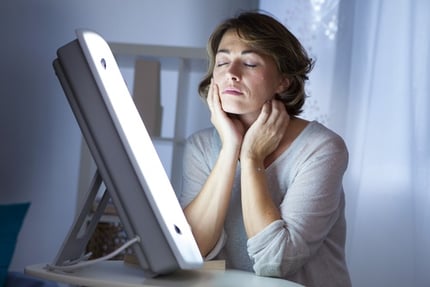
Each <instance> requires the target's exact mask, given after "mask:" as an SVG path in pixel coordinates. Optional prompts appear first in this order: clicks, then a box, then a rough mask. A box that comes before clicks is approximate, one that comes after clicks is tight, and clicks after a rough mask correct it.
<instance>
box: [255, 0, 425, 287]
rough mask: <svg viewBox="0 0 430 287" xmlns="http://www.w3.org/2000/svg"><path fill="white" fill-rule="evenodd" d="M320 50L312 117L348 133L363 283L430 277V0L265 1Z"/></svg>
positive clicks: (353, 263) (351, 232) (352, 243)
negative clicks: (429, 221) (429, 268)
mask: <svg viewBox="0 0 430 287" xmlns="http://www.w3.org/2000/svg"><path fill="white" fill-rule="evenodd" d="M260 8H261V9H263V10H266V11H268V12H270V13H272V14H274V15H275V16H277V17H278V19H280V20H282V21H283V22H284V24H285V25H286V26H287V27H289V28H291V30H293V32H294V33H295V34H296V35H297V36H298V37H299V38H300V39H301V40H302V42H304V44H305V46H306V48H307V49H308V50H309V51H310V53H311V55H312V56H313V57H315V58H316V60H317V63H316V69H315V70H314V71H313V72H312V75H311V78H310V85H309V87H308V89H309V94H310V96H311V98H310V101H309V103H308V104H307V107H306V108H307V114H306V117H307V118H309V119H314V118H316V119H318V120H320V121H322V122H324V123H325V124H326V125H327V126H329V127H331V128H332V129H334V130H336V131H337V132H338V133H340V134H341V135H342V136H343V137H344V138H345V140H346V142H347V145H348V147H349V151H350V164H349V168H348V171H347V174H346V176H345V179H344V185H345V190H346V194H347V220H348V242H347V254H348V255H347V256H348V264H349V268H350V271H351V276H352V281H353V285H354V286H366V287H367V286H430V272H429V271H428V270H427V269H428V266H429V264H428V261H429V260H430V224H429V223H428V220H429V219H430V193H429V192H430V183H429V182H430V115H429V113H430V83H429V79H430V77H429V76H430V73H429V72H430V71H429V70H430V1H427V0H399V1H395V2H393V1H389V0H359V1H348V0H332V1H329V0H306V1H304V0H289V1H274V0H260Z"/></svg>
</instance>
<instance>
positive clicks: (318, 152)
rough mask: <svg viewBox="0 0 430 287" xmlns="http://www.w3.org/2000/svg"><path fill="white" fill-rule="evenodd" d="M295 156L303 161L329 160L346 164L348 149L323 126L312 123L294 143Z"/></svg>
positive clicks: (315, 122)
mask: <svg viewBox="0 0 430 287" xmlns="http://www.w3.org/2000/svg"><path fill="white" fill-rule="evenodd" d="M294 146H295V148H294V150H295V154H296V155H300V156H299V158H301V159H302V160H303V161H309V160H311V161H313V160H318V159H322V158H330V159H331V160H336V161H339V162H343V163H344V164H346V163H347V162H348V149H347V146H346V144H345V141H344V140H343V138H342V137H341V136H340V135H338V134H337V133H336V132H334V131H333V130H331V129H329V128H328V127H326V126H324V125H323V124H321V123H319V122H317V121H312V122H309V124H308V125H307V126H306V128H305V129H304V130H303V131H302V133H301V134H300V136H299V137H298V138H297V140H296V143H295V145H294Z"/></svg>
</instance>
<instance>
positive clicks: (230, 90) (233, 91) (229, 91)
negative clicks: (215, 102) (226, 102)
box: [222, 87, 243, 96]
mask: <svg viewBox="0 0 430 287" xmlns="http://www.w3.org/2000/svg"><path fill="white" fill-rule="evenodd" d="M222 93H223V94H228V95H235V96H239V95H242V94H243V93H242V92H241V90H240V89H238V88H234V87H231V88H226V89H224V90H223V91H222Z"/></svg>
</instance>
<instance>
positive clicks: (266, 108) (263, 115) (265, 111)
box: [257, 101, 272, 124]
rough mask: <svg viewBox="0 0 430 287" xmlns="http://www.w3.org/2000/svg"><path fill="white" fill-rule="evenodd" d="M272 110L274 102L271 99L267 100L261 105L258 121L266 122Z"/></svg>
mask: <svg viewBox="0 0 430 287" xmlns="http://www.w3.org/2000/svg"><path fill="white" fill-rule="evenodd" d="M271 112H272V104H271V101H267V102H265V103H264V104H263V106H262V107H261V111H260V114H259V115H258V118H257V121H258V122H259V123H260V124H264V123H266V122H267V120H268V119H269V117H270V114H271Z"/></svg>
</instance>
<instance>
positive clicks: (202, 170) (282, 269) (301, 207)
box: [180, 122, 351, 287]
mask: <svg viewBox="0 0 430 287" xmlns="http://www.w3.org/2000/svg"><path fill="white" fill-rule="evenodd" d="M220 148H221V141H220V139H219V136H218V134H217V132H216V130H215V129H214V128H210V129H205V130H202V131H199V132H197V133H196V134H194V135H192V136H191V137H190V138H189V139H188V141H187V144H186V146H185V151H184V175H183V188H182V189H183V191H182V193H181V195H180V201H181V205H182V206H183V207H185V206H187V205H188V204H189V203H190V202H191V201H192V200H193V198H194V197H195V196H196V195H197V194H198V193H199V192H200V190H201V188H202V186H203V184H204V183H205V181H206V179H207V177H208V176H209V174H210V172H211V170H212V167H213V166H214V164H215V161H216V159H217V157H218V153H219V151H220ZM347 164H348V151H347V148H346V146H345V143H344V141H343V140H342V138H341V137H340V136H338V135H337V134H335V133H334V132H332V131H331V130H329V129H327V128H326V127H324V126H323V125H321V124H319V123H318V122H310V123H309V124H308V125H307V127H306V128H305V129H304V130H303V131H302V133H301V134H300V135H299V136H298V137H297V138H296V139H295V141H294V142H293V143H292V144H291V145H290V147H289V148H288V149H287V150H285V151H284V152H283V153H282V154H281V155H280V156H279V157H278V158H277V159H276V160H275V161H274V162H273V163H272V164H271V165H270V166H269V167H268V168H267V169H266V176H267V181H268V184H269V190H270V193H271V196H272V199H273V201H274V202H275V203H276V204H277V206H279V208H280V210H281V215H282V220H277V221H274V222H273V223H272V224H270V225H269V226H267V227H266V228H265V229H264V230H262V231H261V232H260V233H259V234H257V235H256V236H254V237H252V238H250V239H249V240H248V238H247V235H246V232H245V228H244V224H243V220H242V208H241V200H240V186H241V184H240V164H238V167H237V170H236V176H235V181H234V185H233V192H232V198H231V202H230V207H229V210H228V214H227V217H226V221H225V224H224V234H223V236H222V237H221V240H219V242H218V244H217V247H215V249H214V250H213V251H212V252H211V254H212V255H215V256H216V258H217V259H225V260H226V266H227V268H233V269H240V270H247V271H254V272H255V273H256V274H258V275H262V276H272V277H281V278H286V279H289V280H292V281H295V282H298V283H301V284H304V285H306V286H333V287H334V286H343V287H344V286H351V282H350V279H349V274H348V270H347V266H346V262H345V251H344V249H345V237H346V223H345V217H344V209H345V199H344V192H343V188H342V178H343V174H344V172H345V170H346V168H347ZM212 255H211V256H212Z"/></svg>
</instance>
